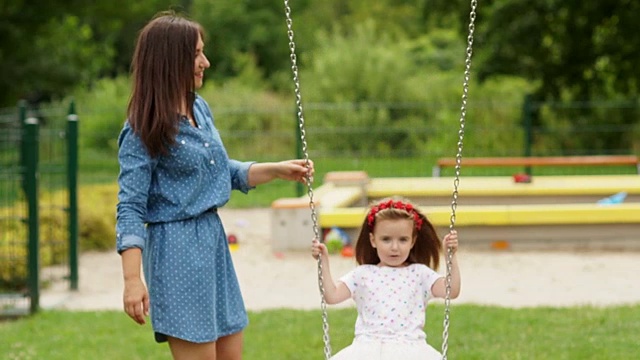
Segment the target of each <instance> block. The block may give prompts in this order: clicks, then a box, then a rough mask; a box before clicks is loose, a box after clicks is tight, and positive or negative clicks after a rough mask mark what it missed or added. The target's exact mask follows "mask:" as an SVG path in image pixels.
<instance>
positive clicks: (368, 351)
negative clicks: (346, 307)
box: [331, 338, 442, 360]
mask: <svg viewBox="0 0 640 360" xmlns="http://www.w3.org/2000/svg"><path fill="white" fill-rule="evenodd" d="M400 359H402V360H440V359H442V355H441V354H440V353H439V352H438V351H437V350H436V349H434V348H433V347H431V346H430V345H429V344H427V342H426V341H424V340H423V341H414V342H406V341H389V340H369V339H367V340H358V339H357V338H356V339H355V340H354V341H353V343H352V344H351V345H349V346H347V347H346V348H344V349H342V350H340V352H338V353H337V354H335V355H333V356H332V357H331V360H400Z"/></svg>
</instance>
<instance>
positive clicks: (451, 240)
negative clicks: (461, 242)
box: [431, 230, 461, 299]
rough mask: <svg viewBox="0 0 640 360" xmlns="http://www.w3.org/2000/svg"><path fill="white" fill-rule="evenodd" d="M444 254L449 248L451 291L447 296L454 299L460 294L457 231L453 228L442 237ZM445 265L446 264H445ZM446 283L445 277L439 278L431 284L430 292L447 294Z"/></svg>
mask: <svg viewBox="0 0 640 360" xmlns="http://www.w3.org/2000/svg"><path fill="white" fill-rule="evenodd" d="M444 247H445V254H446V251H448V250H447V248H451V251H452V254H451V292H450V293H449V296H450V298H451V299H455V298H457V297H458V296H459V295H460V283H461V280H460V267H459V266H458V256H457V255H456V252H457V251H458V233H457V232H456V231H455V230H454V231H452V232H450V233H449V234H447V235H446V236H445V237H444ZM445 266H446V264H445ZM446 287H447V284H446V278H439V279H438V280H436V282H435V283H433V286H431V294H432V295H433V296H435V297H439V298H444V297H445V296H447V288H446Z"/></svg>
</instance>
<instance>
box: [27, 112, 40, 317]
mask: <svg viewBox="0 0 640 360" xmlns="http://www.w3.org/2000/svg"><path fill="white" fill-rule="evenodd" d="M24 128H25V132H24V150H25V153H24V156H25V157H24V160H25V193H26V197H27V207H28V213H29V215H28V219H27V224H28V227H29V231H28V233H29V240H28V251H27V253H28V255H27V256H28V280H27V283H28V287H29V297H30V298H31V304H30V311H31V313H32V314H33V313H35V312H36V311H37V310H38V308H39V307H40V274H39V270H40V259H39V257H40V256H39V255H40V249H39V228H38V217H39V215H38V149H39V148H40V147H39V140H38V119H37V118H35V117H28V118H26V119H24Z"/></svg>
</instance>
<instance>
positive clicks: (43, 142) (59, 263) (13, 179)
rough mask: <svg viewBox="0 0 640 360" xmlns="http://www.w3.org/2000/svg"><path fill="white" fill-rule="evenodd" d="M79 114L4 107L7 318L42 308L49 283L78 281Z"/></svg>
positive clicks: (2, 304) (0, 115)
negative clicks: (41, 303)
mask: <svg viewBox="0 0 640 360" xmlns="http://www.w3.org/2000/svg"><path fill="white" fill-rule="evenodd" d="M77 129H78V128H77V115H76V114H75V107H74V104H73V103H71V104H70V106H69V109H68V110H67V109H61V108H42V109H35V108H33V107H29V106H28V105H27V104H26V103H24V102H21V103H20V104H19V105H18V107H17V109H5V110H1V111H0V134H2V135H0V166H1V170H0V315H2V316H14V315H21V314H28V313H33V312H35V311H37V309H38V308H39V307H40V290H41V288H42V287H44V286H49V285H50V284H52V283H54V282H55V283H58V282H60V281H61V280H63V281H66V282H68V284H69V287H70V288H71V289H77V286H78V271H77V268H78V263H77V262H78V258H77V251H78V248H77V243H78V241H77V237H78V230H77V223H78V220H77V195H76V188H77V136H78V130H77Z"/></svg>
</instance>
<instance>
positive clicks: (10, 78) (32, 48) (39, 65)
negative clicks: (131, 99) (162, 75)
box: [0, 0, 187, 106]
mask: <svg viewBox="0 0 640 360" xmlns="http://www.w3.org/2000/svg"><path fill="white" fill-rule="evenodd" d="M184 2H185V3H186V2H187V1H184ZM169 3H170V1H169V0H146V1H143V2H132V1H128V0H112V1H97V2H95V1H94V2H90V3H86V2H85V1H81V0H31V1H19V0H0V65H1V66H0V106H10V105H15V103H16V101H17V100H18V99H20V98H27V99H29V100H30V101H32V102H39V101H47V100H50V99H51V98H56V97H61V96H63V95H65V94H67V93H68V92H69V91H70V90H71V89H73V88H74V87H76V86H79V85H89V84H90V83H91V82H92V81H94V80H96V79H97V78H99V77H101V76H105V75H113V74H115V73H117V72H122V71H128V62H129V61H130V57H131V49H132V48H133V42H134V39H135V36H136V31H137V29H138V28H139V27H141V26H142V24H144V23H145V22H146V21H148V20H149V18H150V17H151V16H152V15H153V13H155V12H156V11H158V10H159V9H160V10H161V9H163V8H164V7H162V6H168V4H169ZM131 27H135V29H136V30H135V31H134V30H133V28H131ZM124 30H126V31H124ZM116 59H118V60H120V63H119V66H118V65H117V64H118V63H116V62H114V61H115V60H116ZM124 59H126V60H124Z"/></svg>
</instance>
